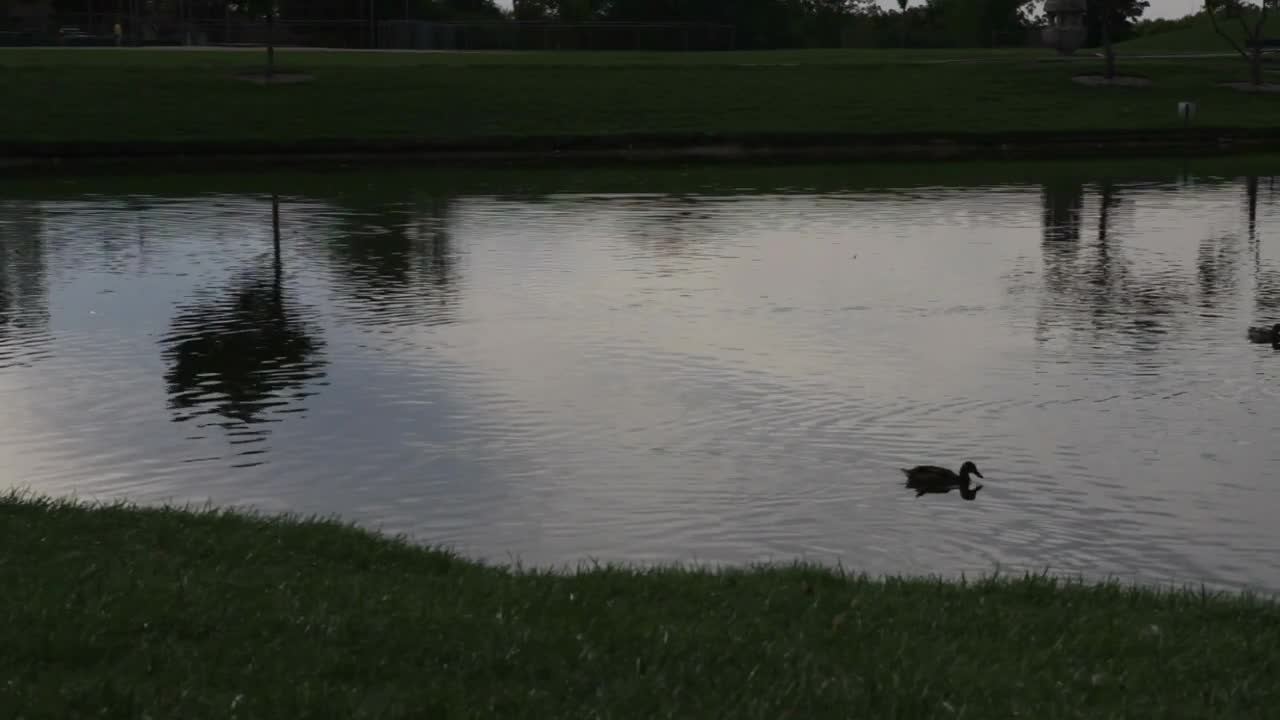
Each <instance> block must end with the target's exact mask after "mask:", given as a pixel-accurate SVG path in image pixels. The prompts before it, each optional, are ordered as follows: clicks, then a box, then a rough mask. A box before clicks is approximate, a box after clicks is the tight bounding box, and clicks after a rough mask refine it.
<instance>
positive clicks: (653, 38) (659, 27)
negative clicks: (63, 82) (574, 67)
mask: <svg viewBox="0 0 1280 720" xmlns="http://www.w3.org/2000/svg"><path fill="white" fill-rule="evenodd" d="M42 20H43V21H42V22H41V23H39V24H35V25H33V24H32V23H31V22H27V23H25V24H24V25H23V26H22V27H0V45H67V46H94V45H114V44H115V36H114V34H113V28H114V26H115V24H116V23H117V22H118V23H120V25H121V29H122V30H123V37H122V44H124V45H130V46H138V45H262V44H265V43H266V42H267V36H268V26H267V23H266V21H265V20H262V19H260V18H246V17H242V16H237V15H231V14H229V15H227V16H225V17H221V18H209V17H204V18H187V19H180V18H177V17H175V16H173V15H161V14H154V15H150V14H141V13H134V14H126V15H124V16H120V15H116V14H115V13H93V14H88V13H59V14H57V15H49V16H48V17H46V18H43V19H42ZM272 32H274V40H275V44H276V45H281V46H297V47H316V48H322V47H323V48H347V49H358V48H383V49H400V50H655V51H657V50H678V51H682V50H688V51H695V50H732V49H733V48H734V46H735V39H736V38H735V35H736V33H735V28H734V26H732V25H718V24H705V23H612V22H588V23H560V22H516V21H497V22H477V23H441V22H428V21H422V20H404V19H388V20H373V21H370V20H368V19H349V20H301V19H291V18H287V17H285V18H279V19H278V20H277V21H276V23H275V29H274V30H273V31H272Z"/></svg>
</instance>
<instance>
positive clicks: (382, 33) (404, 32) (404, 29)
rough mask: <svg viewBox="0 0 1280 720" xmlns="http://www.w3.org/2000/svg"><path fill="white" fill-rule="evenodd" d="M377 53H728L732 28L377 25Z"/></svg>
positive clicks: (690, 25) (691, 25)
mask: <svg viewBox="0 0 1280 720" xmlns="http://www.w3.org/2000/svg"><path fill="white" fill-rule="evenodd" d="M376 35H377V47H380V48H388V49H392V48H394V49H413V50H689V51H693V50H732V49H733V48H734V44H735V39H736V38H735V35H736V32H735V28H734V26H732V25H712V24H703V23H605V22H594V23H559V22H491V23H439V22H426V21H421V20H383V21H381V22H379V23H378V29H377V33H376Z"/></svg>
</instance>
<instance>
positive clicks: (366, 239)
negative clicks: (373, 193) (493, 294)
mask: <svg viewBox="0 0 1280 720" xmlns="http://www.w3.org/2000/svg"><path fill="white" fill-rule="evenodd" d="M451 206H452V200H451V199H450V198H435V197H433V198H429V199H427V200H425V201H415V202H401V203H386V202H384V201H378V202H375V203H371V204H370V205H368V206H366V205H362V204H355V205H353V204H352V201H351V200H348V201H347V202H346V204H345V207H344V209H345V210H347V212H344V213H343V214H342V216H341V221H340V223H339V227H338V234H337V237H336V238H334V239H333V240H332V241H331V242H330V244H329V250H330V257H331V259H332V261H333V271H334V273H335V275H336V284H337V285H338V288H339V292H340V293H341V298H340V299H339V302H340V303H341V304H342V305H344V306H346V308H348V309H351V310H354V311H355V312H356V314H357V318H356V319H357V320H358V321H359V322H360V323H362V324H374V325H382V324H394V325H440V324H446V323H450V322H453V321H454V320H455V318H456V314H457V309H458V303H459V301H460V299H461V292H460V288H459V283H458V282H457V256H456V251H455V249H454V247H453V241H452V237H451V235H450V229H449V222H450V210H451Z"/></svg>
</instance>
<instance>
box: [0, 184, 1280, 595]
mask: <svg viewBox="0 0 1280 720" xmlns="http://www.w3.org/2000/svg"><path fill="white" fill-rule="evenodd" d="M778 173H781V174H784V175H785V173H783V171H781V170H779V171H778ZM1068 175H1069V174H1068ZM1063 177H1066V176H1062V177H1057V176H1055V178H1056V179H1054V180H1052V181H1046V182H1043V183H1029V182H1024V181H1018V182H1010V183H1007V184H1002V185H990V186H986V185H984V186H975V187H945V186H936V185H926V186H921V187H907V188H878V189H874V190H854V189H848V190H841V189H836V190H824V191H821V192H818V191H810V190H806V189H805V183H803V182H799V181H797V182H795V183H791V182H790V181H788V180H787V179H786V178H785V177H781V178H780V179H779V183H778V184H779V187H777V188H763V189H760V190H756V191H747V192H720V191H717V192H714V193H703V194H694V193H687V192H686V193H676V192H672V193H639V192H627V193H609V192H590V193H583V192H574V193H562V194H554V193H553V194H548V195H541V196H538V195H529V194H527V193H508V194H498V195H465V194H450V193H444V194H442V193H440V192H438V191H434V190H430V188H431V187H439V185H431V183H429V182H427V181H426V180H424V184H423V186H422V187H416V186H415V185H414V183H413V182H406V180H405V179H404V178H403V177H396V178H384V177H383V176H381V175H379V174H377V173H371V174H367V175H361V176H352V177H350V178H346V176H343V178H342V179H331V180H327V181H324V182H321V181H320V180H318V179H310V180H306V181H303V180H299V181H297V182H296V183H294V185H296V186H295V187H290V189H289V192H288V193H287V194H281V195H278V196H275V197H276V200H277V202H278V204H277V205H275V207H276V209H277V210H278V215H279V218H280V224H279V235H278V244H277V234H276V228H274V227H273V223H272V217H273V196H272V195H269V194H262V193H249V192H245V193H238V192H225V191H222V190H214V189H210V190H209V191H207V192H186V193H183V192H177V191H173V192H169V191H168V190H167V189H166V188H164V187H161V186H159V185H158V186H157V187H156V188H155V191H154V192H152V193H133V194H125V195H121V194H113V193H110V192H99V193H88V192H78V191H71V192H62V193H51V194H50V196H49V197H40V198H36V199H22V197H19V196H18V195H17V194H15V196H14V197H12V198H0V419H3V421H4V423H5V427H6V433H5V434H4V435H3V436H0V461H2V462H0V467H4V468H5V470H4V471H3V472H0V481H3V482H5V483H7V484H8V483H11V484H17V485H23V486H30V487H33V488H35V489H37V490H41V491H45V492H55V493H77V494H80V495H82V496H129V497H133V498H136V499H141V500H147V501H158V500H178V501H188V500H190V501H203V500H206V499H211V500H214V501H217V502H221V503H224V504H253V505H257V506H260V507H262V508H264V509H269V510H285V509H288V510H295V511H298V512H303V513H307V512H321V513H335V512H336V513H341V514H343V515H344V516H347V517H350V518H352V519H356V520H359V521H362V522H365V523H367V524H369V525H371V526H373V527H379V528H383V529H387V530H392V531H405V532H409V533H411V534H412V535H414V536H415V537H417V538H419V539H423V540H427V541H430V542H435V543H443V544H450V545H453V546H456V547H458V548H459V549H461V550H463V551H465V552H469V553H473V554H475V555H477V556H480V557H486V558H491V559H497V560H505V559H509V558H513V557H516V558H520V559H522V560H524V561H527V562H531V563H540V564H556V565H560V564H566V563H567V564H573V563H575V562H577V561H579V560H582V559H584V558H588V557H594V558H597V559H600V560H632V561H672V560H679V561H688V560H701V561H707V562H743V561H749V560H768V559H772V560H783V561H785V560H789V559H792V558H795V557H804V558H809V559H816V560H819V561H821V562H832V563H841V564H843V565H845V566H846V567H850V568H853V569H859V570H866V571H869V572H873V573H881V572H895V573H896V572H913V573H914V572H924V573H938V574H943V575H948V576H953V575H958V574H960V573H968V574H974V573H979V572H984V571H990V570H991V569H992V568H994V567H996V566H999V567H1001V568H1005V569H1031V570H1041V569H1044V568H1049V569H1051V570H1053V571H1057V572H1065V573H1073V574H1074V573H1082V574H1086V575H1088V576H1099V575H1115V576H1120V577H1125V578H1147V579H1148V580H1150V581H1166V580H1176V581H1192V582H1200V581H1203V582H1207V583H1209V584H1211V585H1254V586H1261V587H1269V588H1280V560H1277V559H1276V556H1275V553H1274V552H1273V550H1274V548H1275V547H1277V546H1280V530H1277V529H1276V525H1275V524H1274V523H1273V522H1272V518H1271V515H1273V514H1274V511H1275V509H1276V508H1277V507H1280V488H1276V487H1273V484H1272V483H1270V482H1269V480H1268V479H1267V478H1268V474H1267V468H1270V467H1272V466H1274V463H1275V462H1276V461H1277V460H1280V453H1278V451H1277V450H1276V449H1275V445H1274V442H1273V438H1274V437H1275V434H1276V432H1277V431H1278V430H1280V416H1277V415H1276V414H1275V413H1273V412H1270V410H1269V408H1270V407H1271V406H1272V405H1273V404H1274V403H1273V402H1272V401H1273V399H1274V396H1275V395H1276V394H1277V392H1280V391H1277V390H1276V389H1275V388H1276V387H1277V386H1278V385H1277V380H1280V362H1277V361H1280V356H1277V355H1276V353H1274V352H1273V351H1272V349H1271V348H1270V347H1269V346H1265V345H1264V346H1253V345H1249V344H1248V343H1246V342H1244V329H1245V328H1246V327H1247V326H1249V325H1253V324H1263V323H1270V322H1276V321H1280V280H1277V278H1280V245H1278V244H1277V243H1276V242H1275V241H1274V239H1273V237H1274V236H1273V234H1269V233H1266V232H1265V228H1268V227H1270V226H1272V225H1274V224H1275V223H1276V222H1277V221H1280V203H1277V202H1276V200H1277V195H1276V193H1275V192H1274V190H1273V189H1272V184H1271V183H1270V182H1269V179H1267V178H1263V179H1262V180H1261V181H1259V179H1257V178H1248V177H1244V178H1209V179H1203V178H1194V177H1192V178H1189V179H1186V178H1184V179H1181V180H1177V179H1167V180H1161V179H1158V178H1157V179H1149V180H1141V181H1123V182H1121V181H1112V180H1108V179H1107V178H1105V177H1098V178H1089V179H1087V180H1081V181H1074V180H1070V179H1063ZM210 182H211V183H212V182H213V181H212V180H210ZM513 182H514V181H513ZM23 197H26V198H30V193H27V194H26V195H25V196H23ZM966 459H970V460H973V461H975V462H976V463H977V464H978V465H979V467H980V468H981V469H982V471H983V473H984V475H985V476H986V477H985V478H984V480H983V481H982V482H983V483H984V490H983V493H982V494H981V496H980V497H979V499H978V500H977V501H976V502H972V503H970V502H964V501H962V500H960V499H959V498H958V497H956V496H955V495H954V494H951V495H946V496H925V497H923V498H919V499H917V498H915V497H914V496H913V494H912V493H910V492H907V491H906V490H905V488H903V487H902V485H903V479H902V475H901V472H900V470H899V468H901V467H906V466H911V465H914V464H919V463H931V464H941V465H946V466H948V467H955V466H958V465H959V464H960V463H961V462H962V461H964V460H966Z"/></svg>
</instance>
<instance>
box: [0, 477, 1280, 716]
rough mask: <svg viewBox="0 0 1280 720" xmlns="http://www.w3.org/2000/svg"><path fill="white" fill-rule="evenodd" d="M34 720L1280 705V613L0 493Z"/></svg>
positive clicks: (15, 683)
mask: <svg viewBox="0 0 1280 720" xmlns="http://www.w3.org/2000/svg"><path fill="white" fill-rule="evenodd" d="M0 620H2V622H0V716H3V717H9V718H19V717H26V718H44V717H50V718H53V717H59V718H64V717H101V718H142V717H152V718H176V717H182V718H219V719H221V718H232V717H235V718H323V717H334V718H401V717H404V718H409V717H414V718H419V717H431V718H446V717H448V718H454V717H495V718H497V717H501V718H517V717H528V718H538V719H539V720H542V719H545V718H561V717H598V718H623V717H627V718H630V717H634V718H654V717H688V718H694V717H697V718H702V717H735V718H757V717H758V718H780V717H795V718H821V717H842V718H843V717H858V718H862V717H876V718H892V717H902V718H931V717H939V718H944V717H945V718H952V717H957V718H958V717H971V718H995V717H1002V718H1003V717H1035V718H1045V719H1049V718H1068V717H1070V718H1079V717H1088V718H1108V717H1160V718H1197V719H1199V718H1206V717H1214V718H1226V717H1230V718H1251V717H1257V718H1263V717H1270V716H1271V715H1270V714H1271V713H1272V712H1273V710H1274V707H1275V706H1276V703H1277V702H1280V683H1278V682H1276V676H1277V672H1280V655H1277V653H1276V650H1275V649H1276V648H1277V647H1280V606H1277V604H1275V602H1274V601H1272V600H1266V599H1260V598H1256V597H1248V596H1237V595H1220V594H1213V593H1204V592H1195V591H1187V592H1173V591H1155V590H1142V589H1134V588H1127V587H1122V586H1120V585H1116V584H1103V585H1085V584H1074V583H1066V582H1060V581H1054V580H1051V579H1045V578H1035V577H1032V578H1021V579H1014V580H982V581H976V582H973V581H971V582H968V583H953V582H943V581H940V580H924V579H880V580H876V579H868V578H865V577H857V576H852V575H847V574H840V573H836V572H832V571H829V570H823V569H819V568H815V567H803V566H793V567H776V568H763V567H757V568H742V569H722V570H718V571H710V570H696V569H676V568H666V569H649V570H642V569H628V568H619V567H602V568H594V569H588V570H581V571H578V572H574V573H567V572H554V573H553V572H535V571H521V570H514V571H513V570H510V569H504V568H499V567H494V566H485V565H480V564H476V563H473V562H470V561H467V560H464V559H462V558H459V557H456V556H454V555H451V554H448V553H445V552H441V551H436V550H430V549H425V548H420V547H414V546H410V545H408V544H405V543H403V542H399V541H395V540H390V539H386V538H382V537H378V536H374V535H371V534H367V533H364V532H361V531H358V530H355V529H352V528H350V527H347V526H343V525H339V524H337V523H333V522H299V521H294V520H289V519H282V518H268V517H253V516H245V515H233V514H229V513H225V512H200V513H195V512H182V511H176V510H138V509H134V508H128V507H123V506H112V507H106V506H99V507H88V506H84V505H73V504H67V503H53V502H49V501H45V500H41V499H36V498H31V497H27V496H14V495H10V496H6V497H0Z"/></svg>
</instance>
